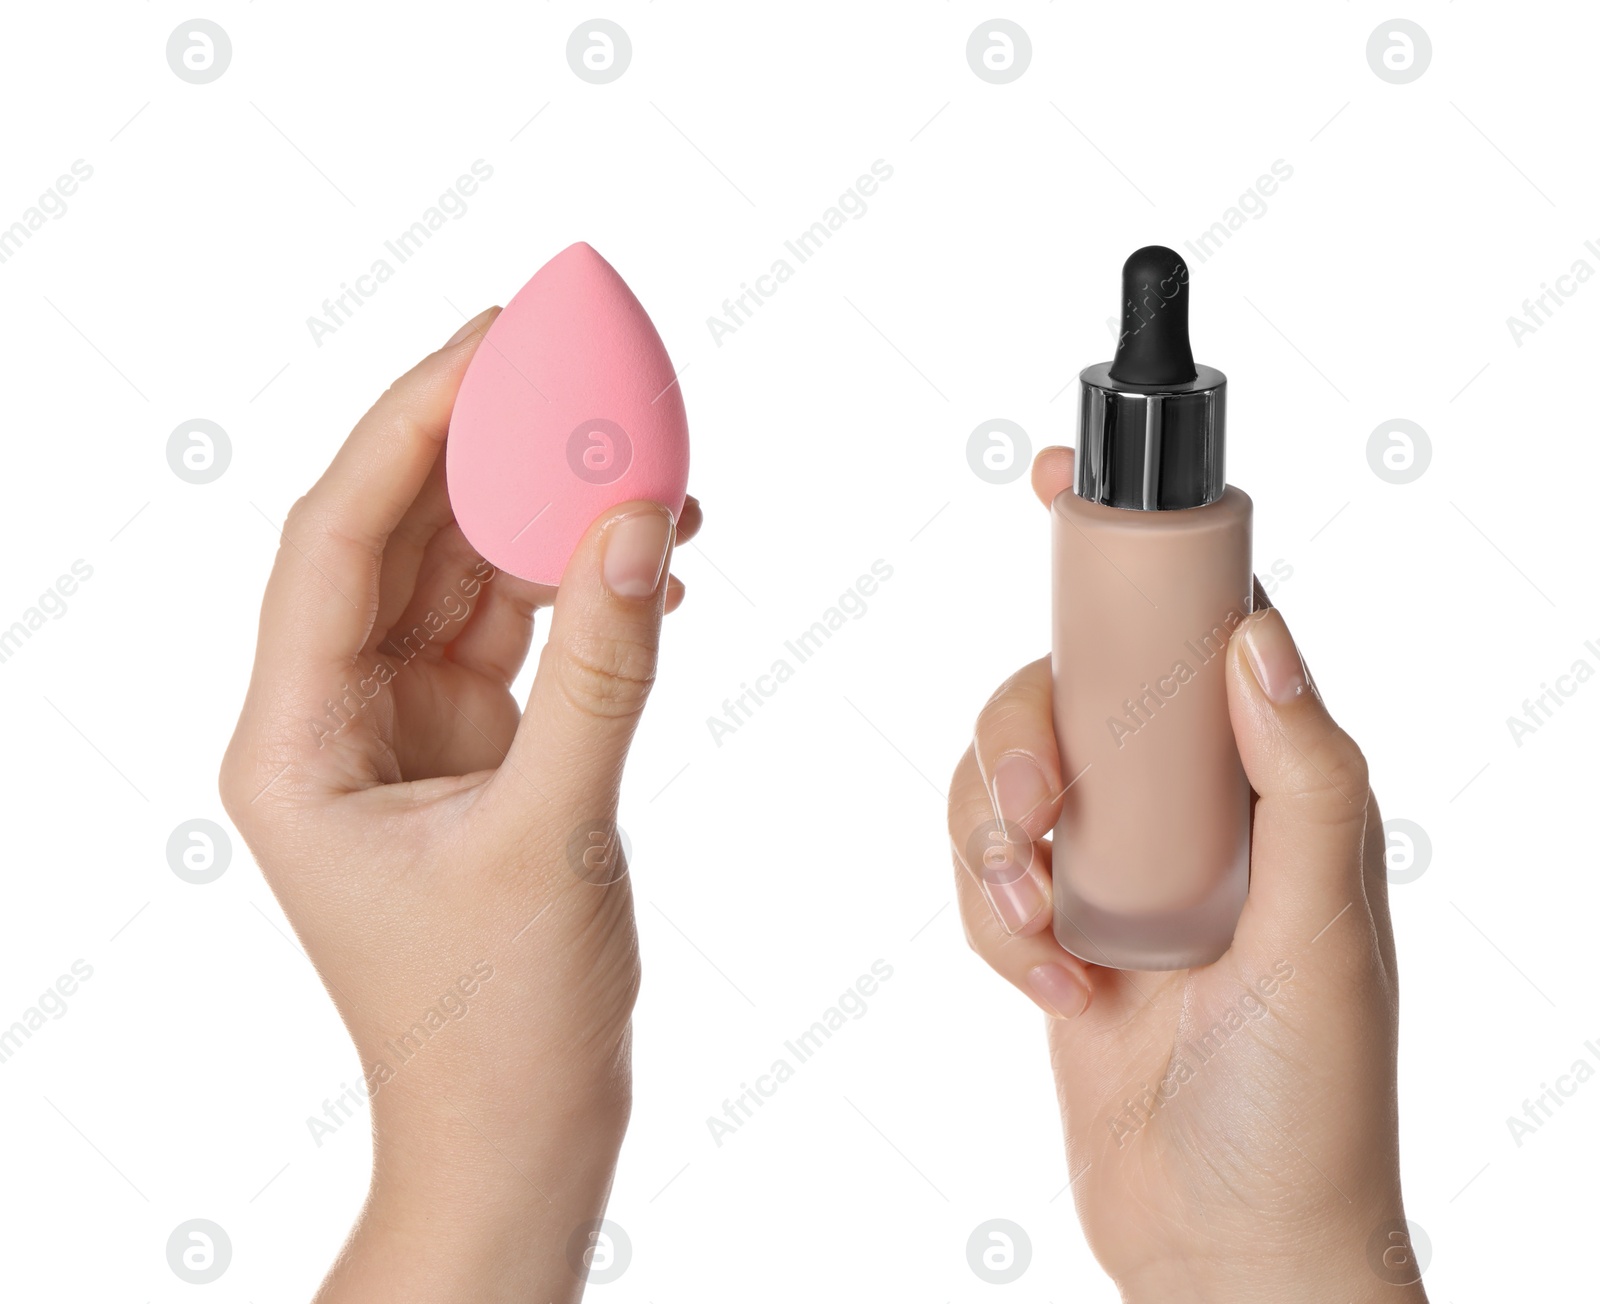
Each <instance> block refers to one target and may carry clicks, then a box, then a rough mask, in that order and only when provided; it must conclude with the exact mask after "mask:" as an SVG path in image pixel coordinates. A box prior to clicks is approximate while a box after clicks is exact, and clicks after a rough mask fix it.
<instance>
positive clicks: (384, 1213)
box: [317, 1105, 627, 1304]
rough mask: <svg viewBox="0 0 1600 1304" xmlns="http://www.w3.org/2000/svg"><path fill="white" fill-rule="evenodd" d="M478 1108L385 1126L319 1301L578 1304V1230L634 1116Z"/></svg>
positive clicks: (382, 1122)
mask: <svg viewBox="0 0 1600 1304" xmlns="http://www.w3.org/2000/svg"><path fill="white" fill-rule="evenodd" d="M470 1109H471V1106H470V1105H467V1106H464V1109H463V1110H460V1111H447V1112H446V1113H445V1114H430V1115H429V1116H428V1117H427V1118H425V1119H423V1120H418V1119H416V1118H415V1117H407V1118H406V1120H405V1121H404V1123H403V1124H402V1122H401V1121H399V1120H397V1119H395V1118H394V1117H392V1116H390V1117H384V1116H379V1117H378V1119H377V1122H376V1124H375V1127H374V1136H373V1172H372V1183H371V1187H370V1189H369V1191H368V1195H367V1201H366V1204H365V1206H364V1207H363V1209H362V1212H361V1216H360V1218H359V1220H358V1221H357V1224H356V1229H355V1231H354V1232H353V1233H352V1235H351V1237H350V1240H349V1241H348V1242H347V1244H346V1245H345V1247H344V1250H343V1252H342V1253H341V1254H340V1257H339V1261H338V1262H337V1263H336V1264H335V1265H334V1267H333V1269H332V1271H331V1272H330V1273H329V1275H328V1279H327V1281H326V1282H325V1283H324V1285H323V1289H322V1292H321V1293H320V1294H319V1295H318V1296H317V1304H355V1302H356V1301H364V1300H370V1299H383V1300H385V1301H387V1302H388V1304H411V1302H412V1301H415V1302H416V1304H423V1301H428V1302H429V1304H431V1302H432V1301H436V1300H440V1299H472V1300H474V1301H480V1302H482V1304H497V1302H498V1301H502V1300H504V1301H507V1302H508V1304H509V1302H510V1301H525V1300H530V1299H538V1300H549V1301H553V1302H562V1301H576V1300H577V1299H578V1298H579V1296H580V1295H581V1294H582V1291H583V1282H584V1276H585V1273H584V1260H583V1257H582V1253H581V1251H582V1249H583V1248H585V1247H587V1245H588V1244H589V1242H588V1241H586V1240H584V1239H583V1237H582V1230H581V1229H583V1228H586V1227H588V1226H590V1225H591V1224H593V1223H594V1222H595V1220H598V1219H599V1218H601V1217H602V1216H603V1214H604V1212H605V1205H606V1200H607V1197H608V1196H609V1194H610V1190H611V1180H612V1176H613V1174H614V1173H615V1171H616V1162H617V1154H618V1151H619V1149H620V1147H621V1143H622V1137H623V1133H624V1131H625V1129H626V1126H627V1112H626V1110H625V1109H624V1110H621V1111H617V1110H615V1109H614V1108H603V1109H590V1110H587V1111H563V1112H561V1113H560V1114H558V1115H553V1114H551V1113H544V1114H542V1116H540V1117H539V1118H538V1119H537V1120H530V1121H527V1122H521V1123H519V1124H518V1125H517V1126H515V1127H511V1126H507V1125H506V1120H505V1119H504V1118H503V1117H500V1118H496V1117H493V1116H485V1117H483V1118H469V1117H468V1112H470ZM528 1112H529V1113H530V1114H531V1113H534V1112H535V1111H533V1110H532V1109H530V1110H529V1111H528ZM575 1246H576V1247H577V1248H576V1249H575V1248H574V1247H575Z"/></svg>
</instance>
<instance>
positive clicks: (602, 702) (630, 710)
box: [496, 502, 674, 819]
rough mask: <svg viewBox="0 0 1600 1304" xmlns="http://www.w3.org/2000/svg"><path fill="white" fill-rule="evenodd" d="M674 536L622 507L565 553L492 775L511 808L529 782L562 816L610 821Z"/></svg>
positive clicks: (649, 668) (668, 525) (647, 513)
mask: <svg viewBox="0 0 1600 1304" xmlns="http://www.w3.org/2000/svg"><path fill="white" fill-rule="evenodd" d="M673 532H674V523H673V519H672V513H671V512H669V511H668V510H667V509H666V508H665V507H662V506H660V505H659V504H657V503H647V502H632V503H624V504H623V505H622V506H620V507H617V508H614V509H612V510H611V511H608V512H607V513H606V514H605V515H604V516H602V517H601V518H600V519H599V520H597V521H596V522H595V523H594V524H593V525H591V526H590V527H589V531H588V533H587V534H585V535H584V537H583V539H582V541H581V542H580V543H579V544H578V547H577V550H576V551H575V552H574V553H573V554H572V559H571V560H570V561H569V562H568V563H567V568H566V572H565V573H564V574H563V575H562V577H561V586H560V588H559V590H558V591H557V593H556V601H555V613H554V616H553V617H552V619H551V624H550V637H549V640H548V641H547V642H546V644H545V647H544V651H543V653H542V654H541V655H540V658H539V669H538V672H537V674H536V675H535V676H534V681H533V690H532V692H531V693H530V694H529V697H528V705H527V709H526V710H525V711H524V712H523V714H522V721H521V723H520V724H519V725H518V726H517V733H516V736H515V738H513V739H512V742H511V750H510V751H509V753H508V754H507V756H506V765H505V766H503V767H502V772H501V773H500V774H499V775H497V776H496V782H497V783H503V784H504V785H505V787H506V789H507V791H508V792H512V793H516V794H519V798H518V799H526V798H527V797H529V796H531V795H532V794H531V793H530V791H529V784H530V781H531V785H532V787H534V788H536V789H537V790H538V793H539V794H541V795H542V796H543V797H544V798H546V799H547V800H548V801H550V802H552V803H554V804H555V805H556V806H557V807H558V808H560V809H563V810H566V811H577V810H578V807H579V806H583V807H584V809H583V810H582V811H581V812H579V813H580V814H581V815H582V816H583V817H584V818H592V819H603V818H606V817H608V816H611V815H614V813H615V808H616V800H617V788H618V786H619V784H620V782H621V779H622V767H623V763H624V761H626V760H627V756H628V747H629V745H630V744H631V743H632V741H633V735H634V730H635V729H636V728H637V726H638V723H639V716H640V714H641V713H642V712H643V711H644V704H645V701H646V700H647V699H648V698H649V696H650V686H651V684H652V683H653V682H654V680H655V673H656V652H657V648H658V646H659V644H660V640H661V618H662V614H663V608H664V605H665V597H666V589H667V563H668V560H669V558H670V556H671V553H672V540H673ZM508 769H509V770H510V771H511V773H510V775H509V776H508V775H507V773H506V770H508ZM590 806H593V807H595V809H593V810H590V809H588V807H590Z"/></svg>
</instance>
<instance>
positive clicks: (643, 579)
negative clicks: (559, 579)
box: [600, 507, 673, 598]
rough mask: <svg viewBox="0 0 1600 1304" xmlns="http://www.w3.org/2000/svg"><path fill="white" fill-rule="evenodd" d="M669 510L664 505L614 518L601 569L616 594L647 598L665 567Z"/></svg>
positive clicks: (608, 533) (669, 537)
mask: <svg viewBox="0 0 1600 1304" xmlns="http://www.w3.org/2000/svg"><path fill="white" fill-rule="evenodd" d="M672 528H673V527H672V513H671V512H668V511H666V510H665V509H663V508H659V507H658V508H656V509H655V510H654V511H648V512H635V513H634V514H633V515H632V516H624V517H623V518H622V519H621V520H620V521H614V522H612V524H611V527H610V528H609V529H608V530H607V531H606V533H605V539H604V553H603V556H602V558H601V563H600V573H601V576H602V578H604V580H605V582H606V588H608V589H610V590H611V591H612V592H613V593H615V594H616V595H617V596H618V597H619V598H648V597H649V596H650V595H651V594H652V593H654V592H655V591H656V587H657V586H658V585H659V584H660V583H661V576H662V575H663V574H664V573H665V571H666V568H667V545H668V544H670V543H671V542H672Z"/></svg>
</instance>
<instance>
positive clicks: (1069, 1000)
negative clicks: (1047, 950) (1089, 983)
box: [1027, 964, 1089, 1019]
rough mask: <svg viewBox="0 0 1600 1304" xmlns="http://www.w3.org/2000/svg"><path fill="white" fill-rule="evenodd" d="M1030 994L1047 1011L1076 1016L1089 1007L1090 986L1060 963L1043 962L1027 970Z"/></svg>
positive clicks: (1056, 1016) (1062, 1016) (1056, 1015)
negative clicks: (1085, 984) (1035, 967)
mask: <svg viewBox="0 0 1600 1304" xmlns="http://www.w3.org/2000/svg"><path fill="white" fill-rule="evenodd" d="M1027 983H1028V994H1029V995H1030V996H1032V997H1033V999H1034V1003H1035V1004H1036V1005H1038V1006H1039V1008H1040V1009H1042V1010H1043V1011H1044V1012H1045V1013H1046V1014H1048V1015H1050V1016H1052V1017H1053V1018H1057V1019H1075V1018H1077V1017H1078V1016H1079V1015H1080V1014H1082V1013H1083V1012H1084V1010H1086V1009H1087V1008H1088V1006H1089V989H1088V988H1087V987H1086V986H1084V984H1083V980H1082V979H1081V978H1079V977H1078V976H1077V974H1075V973H1073V972H1072V970H1070V969H1066V968H1063V967H1062V966H1061V965H1059V964H1041V965H1040V966H1039V967H1038V968H1037V969H1029V970H1028V977H1027Z"/></svg>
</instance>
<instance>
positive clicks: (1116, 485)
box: [1073, 362, 1228, 512]
mask: <svg viewBox="0 0 1600 1304" xmlns="http://www.w3.org/2000/svg"><path fill="white" fill-rule="evenodd" d="M1195 373H1196V374H1195V378H1194V379H1193V380H1191V381H1188V382H1186V383H1184V384H1181V385H1164V386H1150V385H1125V384H1123V383H1121V382H1120V381H1115V380H1112V379H1111V364H1110V363H1109V362H1101V363H1097V364H1096V365H1095V366H1092V367H1085V368H1084V369H1083V371H1082V372H1080V373H1079V375H1078V379H1079V381H1080V382H1082V386H1083V396H1082V400H1081V403H1080V405H1079V408H1078V456H1077V463H1076V468H1077V469H1076V471H1075V472H1074V483H1073V488H1074V489H1075V490H1076V491H1077V494H1078V497H1080V498H1087V499H1088V500H1089V501H1090V502H1095V503H1103V504H1105V505H1106V506H1108V507H1131V508H1135V509H1138V510H1141V511H1158V512H1165V511H1173V510H1176V509H1179V508H1183V507H1203V506H1205V504H1207V503H1212V502H1215V501H1216V500H1217V499H1218V498H1220V497H1222V491H1223V489H1224V488H1226V487H1227V486H1226V482H1225V480H1224V475H1225V467H1224V464H1223V431H1224V429H1225V427H1226V415H1227V414H1226V400H1227V393H1228V378H1227V377H1226V376H1224V375H1223V374H1222V373H1221V372H1220V371H1218V370H1217V369H1216V368H1215V367H1200V366H1197V367H1196V368H1195Z"/></svg>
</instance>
